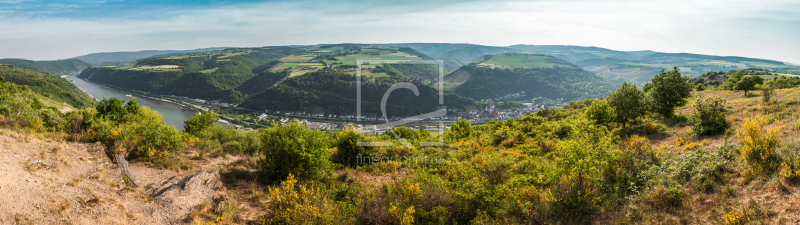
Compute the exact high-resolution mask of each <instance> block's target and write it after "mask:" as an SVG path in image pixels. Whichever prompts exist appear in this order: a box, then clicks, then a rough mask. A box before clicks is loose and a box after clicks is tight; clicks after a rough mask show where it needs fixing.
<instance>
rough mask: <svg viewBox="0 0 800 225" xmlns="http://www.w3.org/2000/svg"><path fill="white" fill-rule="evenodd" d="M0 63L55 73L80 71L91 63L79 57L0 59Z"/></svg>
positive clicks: (62, 73)
mask: <svg viewBox="0 0 800 225" xmlns="http://www.w3.org/2000/svg"><path fill="white" fill-rule="evenodd" d="M0 64H7V65H12V66H16V67H21V68H26V69H33V70H38V71H43V72H47V73H51V74H55V75H64V74H70V73H75V72H80V71H81V70H83V69H86V68H88V67H90V66H92V65H90V64H88V63H86V62H84V61H81V60H79V59H63V60H53V61H32V60H25V59H0Z"/></svg>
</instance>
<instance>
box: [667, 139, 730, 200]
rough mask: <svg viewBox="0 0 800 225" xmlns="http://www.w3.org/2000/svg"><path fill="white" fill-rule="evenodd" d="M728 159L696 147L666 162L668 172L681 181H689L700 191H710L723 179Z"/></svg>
mask: <svg viewBox="0 0 800 225" xmlns="http://www.w3.org/2000/svg"><path fill="white" fill-rule="evenodd" d="M727 163H728V161H727V160H726V159H725V158H723V157H722V156H721V155H719V154H717V153H710V152H707V151H706V150H704V149H703V148H697V149H696V150H694V151H689V152H686V153H684V154H681V155H679V156H677V157H674V158H671V159H670V161H669V162H668V163H667V164H668V165H667V166H668V172H669V173H671V174H672V175H673V176H674V178H675V179H676V180H677V181H679V182H683V183H690V184H691V185H692V186H693V187H695V188H696V189H698V190H700V191H705V192H710V191H712V190H714V188H715V187H716V186H717V185H718V184H720V183H721V182H722V181H723V180H724V176H725V172H726V171H727V167H726V164H727Z"/></svg>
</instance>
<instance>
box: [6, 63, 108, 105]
mask: <svg viewBox="0 0 800 225" xmlns="http://www.w3.org/2000/svg"><path fill="white" fill-rule="evenodd" d="M0 76H3V77H4V78H5V81H8V82H11V83H15V84H19V85H27V86H28V87H29V88H30V89H31V91H33V92H34V93H36V94H39V95H41V96H44V97H47V98H49V99H53V100H57V101H60V102H64V103H67V104H69V105H71V106H72V107H75V108H83V107H88V106H93V105H94V104H95V102H96V101H95V99H94V98H92V97H90V96H89V95H87V94H86V93H84V92H83V91H81V90H80V89H78V88H77V87H75V85H73V84H72V83H70V82H69V81H67V80H66V79H63V78H61V77H57V76H53V75H51V74H48V73H44V72H41V71H36V70H32V69H25V68H19V67H15V66H9V65H0Z"/></svg>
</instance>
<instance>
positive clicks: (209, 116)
mask: <svg viewBox="0 0 800 225" xmlns="http://www.w3.org/2000/svg"><path fill="white" fill-rule="evenodd" d="M217 120H219V117H218V116H217V113H215V112H208V111H203V112H201V113H198V114H195V115H194V116H192V117H191V118H189V120H184V121H183V129H184V130H185V131H186V133H189V134H193V135H197V133H198V132H200V131H203V130H205V129H206V128H209V127H211V126H213V125H214V122H217Z"/></svg>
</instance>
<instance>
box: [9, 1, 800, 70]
mask: <svg viewBox="0 0 800 225" xmlns="http://www.w3.org/2000/svg"><path fill="white" fill-rule="evenodd" d="M34 3H38V2H33V3H24V2H22V3H20V4H22V5H26V4H31V5H26V6H25V7H23V8H19V7H18V5H19V4H16V5H17V8H13V6H15V5H11V6H5V5H0V21H3V23H0V29H2V30H6V31H13V32H4V33H2V34H0V57H25V58H33V59H52V58H67V57H72V56H77V55H81V54H86V53H91V52H99V51H120V50H142V49H188V48H199V47H211V46H264V45H284V44H317V43H339V42H361V43H389V42H459V43H476V44H485V45H501V46H502V45H512V44H565V45H570V44H571V45H592V46H600V47H607V48H612V49H620V50H641V49H652V50H657V51H667V52H694V53H706V54H719V55H741V56H749V57H759V58H769V59H777V60H783V61H790V62H795V63H800V55H797V54H796V52H797V50H800V41H798V40H800V17H798V16H796V12H798V11H800V5H799V4H798V3H795V2H793V1H782V0H775V1H762V2H758V3H755V2H750V1H715V0H712V1H698V2H695V1H688V0H686V1H662V0H655V1H624V0H606V1H588V0H573V1H550V0H544V1H499V2H498V1H467V2H464V1H436V2H435V3H429V2H428V1H416V0H413V1H377V2H375V1H332V2H312V1H270V2H244V3H236V4H232V3H214V4H211V3H205V4H192V3H181V4H165V3H150V4H142V3H137V2H90V3H86V2H66V3H62V4H66V5H73V4H77V5H75V6H69V7H62V6H56V5H52V4H51V5H47V6H44V7H38V6H33V4H34ZM2 11H6V13H2ZM8 11H11V12H8Z"/></svg>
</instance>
